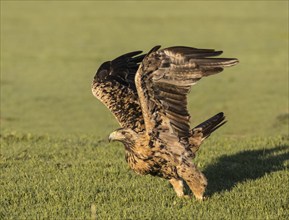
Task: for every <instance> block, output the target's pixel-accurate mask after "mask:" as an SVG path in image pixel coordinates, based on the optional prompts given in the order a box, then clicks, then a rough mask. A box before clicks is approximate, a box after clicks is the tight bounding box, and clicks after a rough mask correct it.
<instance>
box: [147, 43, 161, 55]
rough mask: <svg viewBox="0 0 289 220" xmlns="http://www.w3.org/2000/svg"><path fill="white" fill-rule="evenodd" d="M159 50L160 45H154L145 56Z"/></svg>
mask: <svg viewBox="0 0 289 220" xmlns="http://www.w3.org/2000/svg"><path fill="white" fill-rule="evenodd" d="M160 48H161V45H156V46H154V47H153V48H152V49H151V50H150V51H149V52H148V53H147V54H148V55H149V54H151V53H153V52H156V51H157V50H158V49H160Z"/></svg>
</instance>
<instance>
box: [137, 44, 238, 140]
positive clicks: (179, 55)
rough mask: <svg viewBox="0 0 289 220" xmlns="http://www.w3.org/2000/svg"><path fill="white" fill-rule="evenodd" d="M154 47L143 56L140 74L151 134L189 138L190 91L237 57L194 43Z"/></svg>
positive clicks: (148, 130) (229, 64)
mask: <svg viewBox="0 0 289 220" xmlns="http://www.w3.org/2000/svg"><path fill="white" fill-rule="evenodd" d="M159 47H160V46H157V47H154V48H153V49H152V50H151V51H150V52H149V53H148V54H147V56H146V57H145V58H144V59H143V61H142V63H141V66H140V67H139V70H138V72H137V74H136V78H135V80H136V87H137V91H138V95H139V98H140V104H141V107H142V112H143V116H144V122H145V128H146V132H147V134H148V135H149V134H154V135H158V136H159V137H161V138H162V137H165V138H166V139H168V140H169V139H172V138H173V137H177V138H178V140H179V139H181V140H182V139H187V138H188V137H189V135H190V125H189V120H190V115H189V112H188V110H187V94H188V93H189V91H190V88H191V86H192V85H193V84H195V83H196V82H197V81H198V80H200V79H201V78H202V77H204V76H209V75H212V74H216V73H219V72H221V71H222V70H223V68H224V67H228V66H233V65H235V64H236V63H237V62H238V60H237V59H234V58H209V57H213V56H217V55H220V54H221V53H222V51H215V50H211V49H196V48H190V47H170V48H166V49H162V50H158V49H159Z"/></svg>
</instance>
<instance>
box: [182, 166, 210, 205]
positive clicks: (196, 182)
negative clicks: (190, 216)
mask: <svg viewBox="0 0 289 220" xmlns="http://www.w3.org/2000/svg"><path fill="white" fill-rule="evenodd" d="M177 169H178V174H179V176H180V177H182V178H183V179H184V180H185V181H186V183H187V184H188V186H189V187H190V189H191V191H192V192H193V193H194V195H195V197H196V198H197V199H199V200H203V199H204V198H203V195H204V192H205V189H206V186H207V179H206V177H205V176H204V174H203V173H202V172H201V171H199V170H198V169H197V168H196V167H195V166H194V165H193V164H191V163H190V164H188V163H182V164H181V165H179V166H178V167H177Z"/></svg>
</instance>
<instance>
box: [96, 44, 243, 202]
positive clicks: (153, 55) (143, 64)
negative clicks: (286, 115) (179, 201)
mask: <svg viewBox="0 0 289 220" xmlns="http://www.w3.org/2000/svg"><path fill="white" fill-rule="evenodd" d="M159 49H160V46H156V47H154V48H152V49H151V50H150V51H149V52H148V53H147V54H143V55H140V54H141V53H142V51H135V52H131V53H127V54H124V55H122V56H120V57H117V58H116V59H114V60H112V61H107V62H104V63H103V64H102V65H101V66H100V67H99V69H98V70H97V72H96V74H95V76H94V79H93V82H92V93H93V95H94V96H95V97H96V98H98V99H99V100H100V101H101V102H102V103H103V104H104V105H105V106H106V107H107V108H108V109H109V110H110V111H111V112H112V113H113V114H114V116H115V117H116V119H117V120H118V122H119V124H120V126H121V128H120V129H117V130H116V131H114V132H112V133H111V134H110V135H109V139H110V140H114V141H120V142H122V143H123V144H124V147H125V158H126V161H127V162H128V164H129V166H130V168H131V169H133V170H134V171H135V172H136V173H138V174H142V175H145V174H151V175H153V176H159V177H162V178H165V179H167V180H169V182H170V183H171V184H172V186H173V188H174V190H175V192H176V193H177V195H178V196H179V197H185V196H187V195H185V194H184V182H183V181H185V182H186V184H187V185H188V186H189V188H190V189H191V191H192V192H193V194H194V195H195V197H196V198H197V199H199V200H202V199H203V194H204V191H205V188H206V186H207V180H206V177H205V176H204V174H203V173H201V172H200V171H199V170H198V169H197V167H196V165H194V164H193V162H192V159H193V158H194V156H195V153H196V151H197V150H198V149H199V147H200V145H201V143H202V142H203V140H204V139H206V138H207V137H208V136H209V135H210V134H211V133H212V132H213V131H215V130H216V129H217V128H219V127H220V126H222V125H223V124H224V123H225V121H224V119H225V117H224V114H223V113H222V112H221V113H218V114H216V115H215V116H213V117H211V118H209V119H208V120H206V121H205V122H203V123H201V124H199V125H198V126H196V127H195V128H193V129H190V123H189V120H190V115H189V112H188V110H187V94H188V93H189V91H190V88H191V86H192V85H194V84H195V83H196V82H197V81H199V80H200V79H201V78H202V77H204V76H210V75H213V74H216V73H219V72H221V71H222V70H223V68H224V67H230V66H234V65H236V64H237V63H238V60H237V59H235V58H211V57H214V56H218V55H220V54H222V51H215V50H212V49H197V48H192V47H183V46H179V47H169V48H166V49H161V50H159Z"/></svg>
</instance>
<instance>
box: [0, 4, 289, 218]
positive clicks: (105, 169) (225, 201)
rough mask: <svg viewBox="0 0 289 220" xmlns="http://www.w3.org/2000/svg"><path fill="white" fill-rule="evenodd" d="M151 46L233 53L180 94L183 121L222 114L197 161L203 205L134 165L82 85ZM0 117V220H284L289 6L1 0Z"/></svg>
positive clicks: (287, 202)
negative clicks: (231, 60)
mask: <svg viewBox="0 0 289 220" xmlns="http://www.w3.org/2000/svg"><path fill="white" fill-rule="evenodd" d="M157 44H161V45H163V46H164V47H167V46H172V45H187V46H193V47H199V48H214V49H218V50H224V56H226V57H237V58H238V59H239V60H240V64H238V66H236V67H233V68H230V69H227V70H226V71H224V72H223V73H221V74H219V75H217V76H212V77H210V78H207V79H203V80H202V81H200V82H199V83H198V84H197V85H196V86H194V87H193V88H192V91H191V94H190V96H189V111H190V112H191V115H192V125H194V124H198V123H199V122H201V121H203V120H205V119H207V118H208V117H210V116H212V115H213V114H215V113H217V112H219V111H224V112H225V113H226V116H227V119H228V123H227V124H226V125H225V126H224V127H222V128H221V129H220V130H218V131H217V132H216V133H215V134H214V135H212V137H210V138H209V139H208V141H207V142H206V143H205V144H204V145H203V147H202V149H201V150H200V153H199V154H198V156H197V158H196V160H195V163H196V164H197V165H198V166H199V167H200V169H201V170H203V171H204V173H205V174H206V176H207V178H208V180H209V185H208V189H207V192H206V194H207V197H208V198H207V200H206V201H204V202H202V203H200V202H198V201H196V200H195V199H190V200H183V199H179V198H177V197H176V195H175V193H174V191H173V189H172V188H171V187H170V186H169V184H168V183H167V182H166V181H165V180H162V179H159V178H153V177H150V176H145V177H140V176H138V175H136V174H134V173H133V172H132V171H130V170H129V169H128V166H127V164H126V162H125V160H124V149H123V146H122V145H121V144H118V143H113V144H111V143H108V142H107V136H108V134H109V133H110V132H111V131H113V130H114V129H116V128H118V124H117V122H116V121H115V119H114V118H113V116H112V115H111V113H110V112H109V111H108V110H107V109H106V108H105V107H104V106H103V105H102V104H101V103H100V102H98V101H97V100H96V99H95V98H94V97H93V96H92V94H91V91H90V83H91V80H92V78H93V76H94V73H95V71H96V69H97V68H98V66H99V65H100V64H101V63H102V62H104V61H106V60H109V59H111V58H114V57H116V56H118V55H119V54H121V53H125V52H129V51H133V50H139V49H142V50H144V51H147V50H149V49H150V48H151V47H153V46H154V45H157ZM200 109H201V111H200ZM0 123H1V137H0V138H1V155H0V156H1V157H0V159H1V161H0V167H1V178H0V183H1V188H0V195H1V203H0V218H1V219H44V218H48V219H76V218H77V219H89V218H91V216H95V215H96V217H97V219H288V218H289V211H288V210H289V191H288V185H289V172H288V165H289V137H288V124H289V112H288V2H287V1H274V2H273V1H253V2H249V1H238V2H228V1H204V2H200V1H194V2H161V1H160V2H138V3H136V2H120V1H119V2H116V1H114V2H96V1H95V2H94V1H40V2H36V1H1V118H0ZM91 207H92V208H91Z"/></svg>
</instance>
